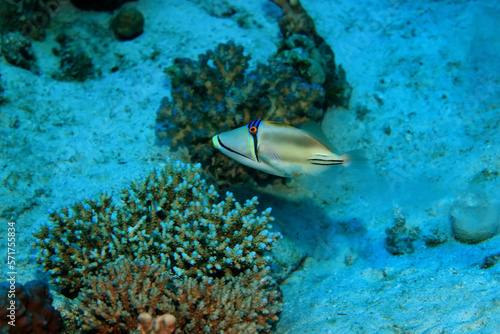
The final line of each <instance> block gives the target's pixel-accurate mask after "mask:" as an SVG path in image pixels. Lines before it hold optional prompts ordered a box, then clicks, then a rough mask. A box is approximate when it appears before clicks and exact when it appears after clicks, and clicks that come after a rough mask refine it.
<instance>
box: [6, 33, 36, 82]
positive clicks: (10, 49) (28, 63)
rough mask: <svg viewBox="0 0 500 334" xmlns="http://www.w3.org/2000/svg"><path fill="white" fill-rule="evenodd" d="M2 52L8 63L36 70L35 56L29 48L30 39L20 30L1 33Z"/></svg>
mask: <svg viewBox="0 0 500 334" xmlns="http://www.w3.org/2000/svg"><path fill="white" fill-rule="evenodd" d="M1 46H2V54H3V56H4V58H5V60H7V61H8V62H9V63H11V64H12V65H14V66H18V67H21V68H24V69H26V70H29V71H33V72H35V73H37V72H38V67H37V65H36V57H35V54H34V53H33V51H32V50H31V41H30V40H29V39H28V38H26V37H24V36H23V35H22V34H21V33H20V32H9V33H6V34H3V35H2V42H1Z"/></svg>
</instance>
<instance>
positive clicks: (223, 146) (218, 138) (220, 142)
mask: <svg viewBox="0 0 500 334" xmlns="http://www.w3.org/2000/svg"><path fill="white" fill-rule="evenodd" d="M215 137H217V143H216V142H215ZM212 143H213V145H214V147H215V148H218V147H217V146H216V144H218V145H220V147H222V148H224V149H225V150H228V151H229V152H232V153H235V154H238V155H241V156H242V157H244V158H247V159H250V160H252V161H254V159H252V158H250V157H248V156H246V155H244V154H243V153H240V152H238V151H235V150H233V149H232V148H230V147H229V146H226V145H224V143H222V140H220V136H219V135H216V136H214V138H212Z"/></svg>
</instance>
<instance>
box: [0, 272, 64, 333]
mask: <svg viewBox="0 0 500 334" xmlns="http://www.w3.org/2000/svg"><path fill="white" fill-rule="evenodd" d="M62 328H63V322H62V318H61V314H60V313H59V312H58V311H57V310H55V309H54V307H52V296H51V295H50V292H49V285H48V284H47V283H45V282H43V281H39V280H34V281H29V282H27V283H26V284H25V285H24V286H23V285H22V284H19V283H16V282H14V281H10V282H2V283H1V284H0V332H1V333H17V334H29V333H37V334H50V333H60V332H61V331H62Z"/></svg>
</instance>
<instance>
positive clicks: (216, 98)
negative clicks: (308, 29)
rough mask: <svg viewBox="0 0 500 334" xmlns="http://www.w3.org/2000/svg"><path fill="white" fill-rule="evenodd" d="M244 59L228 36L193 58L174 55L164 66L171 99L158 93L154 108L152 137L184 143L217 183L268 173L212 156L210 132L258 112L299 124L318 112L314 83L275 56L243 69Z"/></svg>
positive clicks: (317, 90) (318, 93) (320, 91)
mask: <svg viewBox="0 0 500 334" xmlns="http://www.w3.org/2000/svg"><path fill="white" fill-rule="evenodd" d="M249 59H250V57H249V56H245V55H244V53H243V47H241V46H236V45H235V44H234V43H233V42H228V43H225V44H219V45H218V46H217V48H216V49H215V50H214V51H210V50H209V51H208V52H206V53H205V54H202V55H200V56H199V59H198V61H196V62H195V61H193V60H191V59H186V58H182V59H180V58H178V59H175V61H174V65H173V66H172V67H171V68H169V69H168V70H167V73H168V74H169V75H170V77H171V83H172V99H171V100H170V99H168V98H165V99H163V101H162V105H161V107H160V109H159V110H158V113H157V119H156V122H157V128H156V135H157V138H158V140H159V141H160V142H167V143H169V144H171V145H172V146H173V147H174V148H179V147H187V148H188V149H189V159H190V160H191V161H200V162H201V163H202V165H203V166H209V167H207V168H208V171H209V172H210V173H211V175H213V176H214V177H215V178H216V179H217V181H218V183H219V185H224V184H227V183H232V184H235V183H240V182H247V181H249V180H251V179H259V178H261V179H263V178H266V179H268V178H272V177H269V176H268V174H264V173H259V172H255V171H252V170H250V169H248V168H245V167H244V166H241V165H240V164H238V163H237V162H235V161H233V160H231V159H228V158H227V157H225V156H223V155H221V154H218V155H215V156H214V154H213V149H212V146H211V144H210V140H211V139H210V138H211V136H212V135H213V134H215V133H217V132H223V131H227V130H230V129H232V128H235V127H238V126H241V125H243V124H246V123H249V122H250V121H251V120H253V119H258V118H261V119H267V120H273V121H277V122H281V123H285V124H290V125H300V124H301V123H305V122H307V121H309V120H311V119H312V120H316V121H318V120H320V119H321V118H322V116H323V110H322V109H321V105H323V104H324V97H325V96H324V91H323V89H322V87H321V86H320V85H318V84H314V83H309V82H308V81H307V80H306V79H304V78H303V77H301V76H300V75H299V73H297V71H296V70H295V69H294V68H293V67H291V66H288V65H286V64H285V63H284V62H283V61H280V60H277V59H274V60H271V61H270V62H269V64H268V65H264V64H259V65H258V66H257V67H256V69H254V70H252V71H249V72H247V69H248V61H249Z"/></svg>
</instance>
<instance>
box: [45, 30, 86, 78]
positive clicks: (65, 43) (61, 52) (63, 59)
mask: <svg viewBox="0 0 500 334" xmlns="http://www.w3.org/2000/svg"><path fill="white" fill-rule="evenodd" d="M56 41H57V42H58V43H59V44H60V45H61V48H60V49H56V48H54V49H52V52H53V53H54V55H56V56H57V57H59V58H60V63H59V70H60V73H56V74H54V75H53V77H54V78H56V79H58V80H62V81H80V82H81V81H85V80H87V79H91V78H93V77H95V76H96V70H95V68H94V65H93V64H92V59H91V58H90V56H89V55H88V54H87V53H86V52H85V51H84V50H82V49H81V48H80V47H78V46H77V45H76V44H75V42H74V40H73V39H72V38H71V37H70V36H68V35H66V34H64V33H61V34H59V35H58V36H57V37H56Z"/></svg>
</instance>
